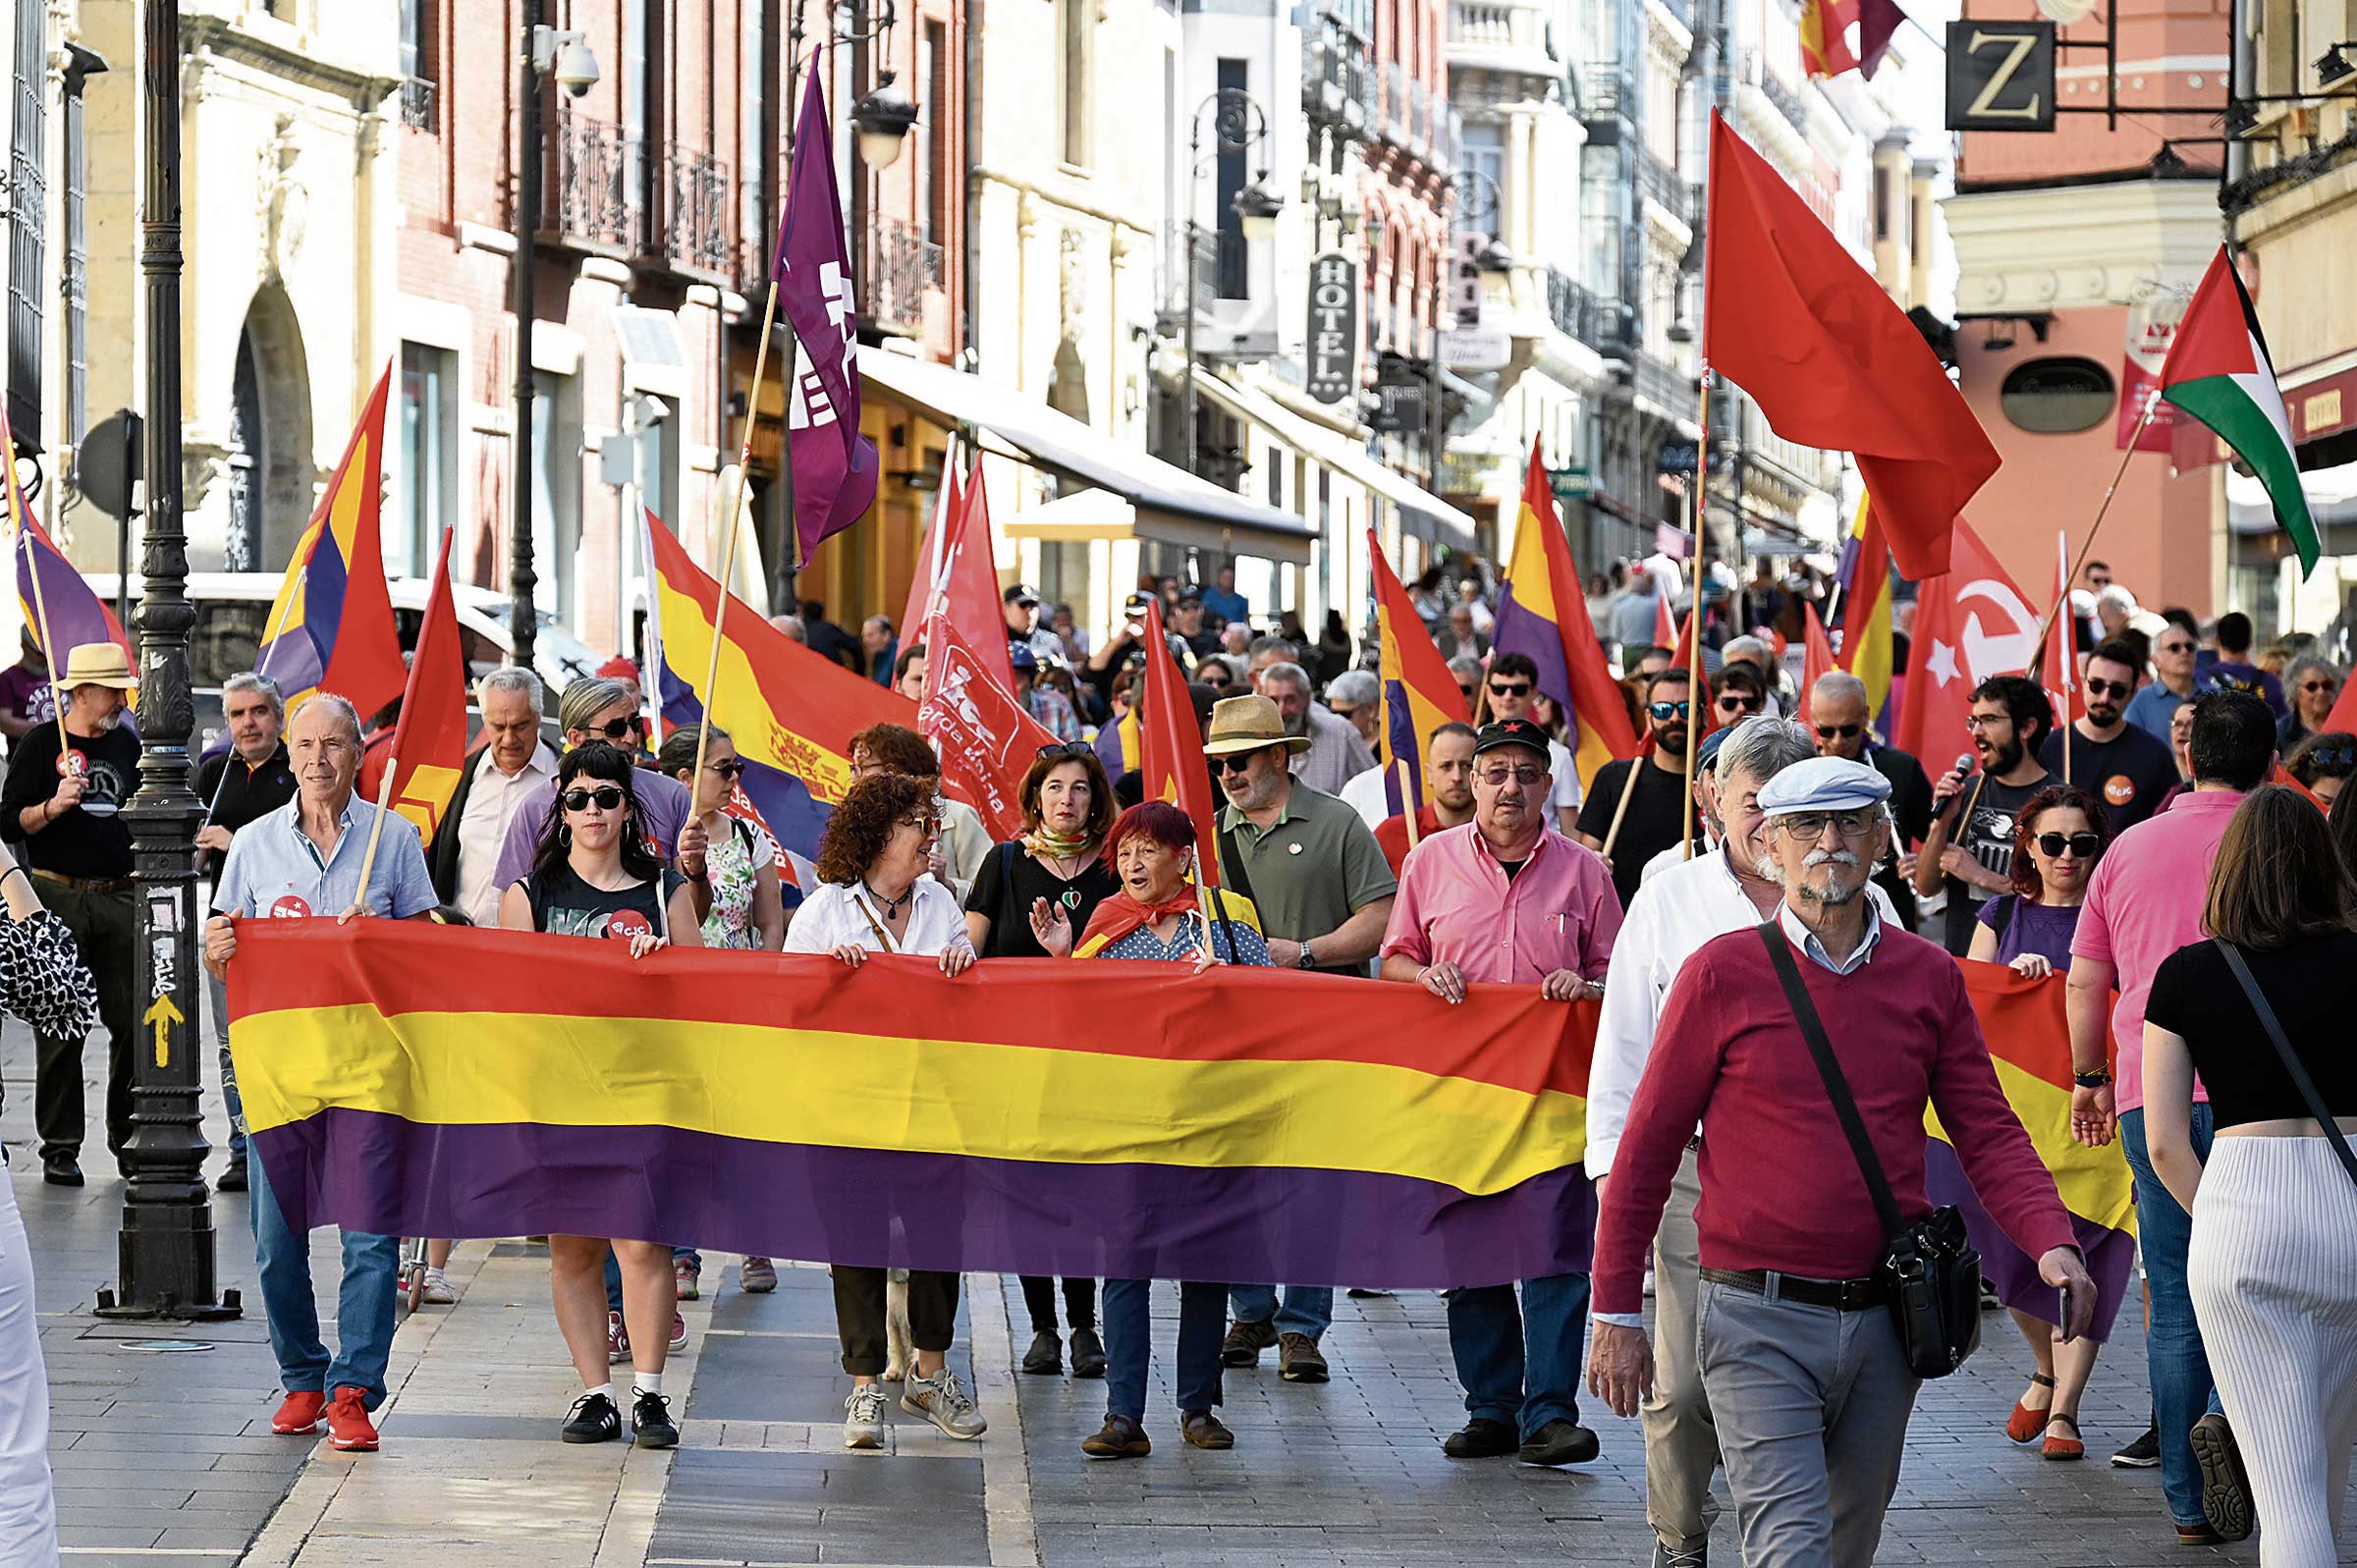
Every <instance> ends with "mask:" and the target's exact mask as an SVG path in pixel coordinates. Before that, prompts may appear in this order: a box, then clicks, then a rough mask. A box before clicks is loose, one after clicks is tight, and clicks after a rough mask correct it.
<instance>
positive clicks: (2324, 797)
mask: <svg viewBox="0 0 2357 1568" xmlns="http://www.w3.org/2000/svg"><path fill="white" fill-rule="evenodd" d="M2283 771H2284V772H2285V773H2287V774H2290V775H2291V776H2292V777H2293V778H2294V779H2297V780H2298V781H2299V782H2300V787H2301V788H2303V789H2305V790H2307V791H2308V792H2309V793H2310V794H2312V795H2314V796H2316V798H2317V799H2319V800H2321V801H2323V802H2324V803H2325V804H2326V806H2327V807H2330V805H2331V804H2332V802H2333V801H2335V800H2337V799H2339V798H2340V792H2341V791H2342V790H2343V789H2345V788H2347V787H2348V783H2349V775H2351V774H2353V773H2357V735H2353V734H2351V733H2349V732H2348V731H2347V730H2325V731H2324V732H2323V733H2321V734H2313V735H2310V736H2309V737H2308V738H2307V739H2305V740H2303V741H2301V742H2300V743H2299V744H2298V745H2297V746H2294V747H2293V748H2292V751H2291V755H2290V756H2288V757H2285V758H2284V759H2283Z"/></svg>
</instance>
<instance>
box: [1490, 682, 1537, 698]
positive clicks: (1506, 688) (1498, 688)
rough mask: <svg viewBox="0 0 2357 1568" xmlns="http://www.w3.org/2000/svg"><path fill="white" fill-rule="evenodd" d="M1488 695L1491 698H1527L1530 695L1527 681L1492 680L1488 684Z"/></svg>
mask: <svg viewBox="0 0 2357 1568" xmlns="http://www.w3.org/2000/svg"><path fill="white" fill-rule="evenodd" d="M1490 695H1491V696H1493V697H1527V696H1529V695H1530V682H1529V681H1527V680H1493V681H1491V682H1490Z"/></svg>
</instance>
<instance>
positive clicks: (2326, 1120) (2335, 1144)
mask: <svg viewBox="0 0 2357 1568" xmlns="http://www.w3.org/2000/svg"><path fill="white" fill-rule="evenodd" d="M2210 940H2211V941H2212V942H2214V943H2216V944H2217V945H2218V950H2219V951H2220V953H2222V954H2224V955H2225V960H2226V967H2227V968H2228V969H2231V970H2233V971H2234V978H2235V979H2236V980H2238V981H2240V982H2241V983H2242V994H2243V995H2244V996H2246V997H2248V998H2249V999H2250V1000H2251V1010H2252V1011H2253V1012H2255V1013H2257V1014H2258V1015H2259V1022H2260V1024H2261V1026H2262V1027H2264V1028H2265V1029H2266V1030H2267V1038H2268V1039H2270V1040H2272V1041H2274V1042H2275V1054H2276V1055H2278V1056H2281V1057H2282V1058H2283V1070H2284V1071H2285V1072H2287V1073H2289V1074H2290V1075H2291V1086H2292V1087H2293V1088H2294V1089H2297V1090H2298V1091H2299V1092H2300V1098H2301V1099H2302V1100H2305V1101H2307V1102H2308V1114H2310V1115H2312V1116H2314V1117H2315V1118H2316V1119H2317V1120H2318V1121H2319V1122H2320V1123H2322V1124H2323V1126H2324V1129H2325V1137H2326V1138H2327V1139H2329V1140H2330V1142H2331V1144H2332V1152H2333V1153H2334V1154H2336V1155H2338V1156H2340V1163H2341V1167H2342V1168H2343V1169H2345V1170H2347V1171H2348V1173H2349V1179H2350V1180H2351V1181H2357V1154H2352V1153H2350V1151H2349V1140H2348V1138H2347V1137H2346V1136H2345V1135H2344V1134H2343V1133H2342V1132H2341V1130H2340V1125H2339V1123H2337V1122H2335V1121H2334V1120H2333V1119H2332V1108H2331V1107H2330V1106H2328V1105H2326V1104H2325V1097H2324V1096H2323V1095H2321V1094H2319V1093H2317V1089H2316V1080H2315V1079H2314V1078H2311V1077H2309V1076H2308V1069H2307V1068H2306V1067H2305V1066H2303V1065H2301V1063H2300V1058H2299V1057H2298V1055H2296V1054H2294V1053H2293V1052H2292V1049H2291V1042H2290V1041H2289V1040H2287V1039H2285V1038H2284V1035H2283V1025H2282V1024H2281V1023H2279V1022H2277V1021H2276V1019H2275V1008H2274V1007H2273V1006H2271V1005H2270V1004H2269V1003H2268V1000H2267V993H2265V992H2263V991H2261V990H2260V989H2259V982H2258V980H2257V979H2256V978H2255V977H2253V975H2252V974H2251V966H2250V965H2249V964H2248V963H2247V962H2245V961H2244V960H2243V956H2242V949H2241V948H2240V947H2237V946H2234V944H2232V943H2230V942H2228V941H2226V940H2225V939H2224V938H2223V937H2213V938H2211V939H2210Z"/></svg>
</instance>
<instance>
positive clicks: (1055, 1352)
mask: <svg viewBox="0 0 2357 1568" xmlns="http://www.w3.org/2000/svg"><path fill="white" fill-rule="evenodd" d="M1022 1369H1023V1371H1024V1372H1026V1373H1028V1374H1029V1375H1030V1376H1032V1377H1034V1378H1053V1377H1055V1376H1056V1375H1057V1374H1058V1373H1061V1372H1062V1371H1064V1341H1063V1340H1061V1339H1059V1338H1057V1337H1056V1330H1055V1329H1053V1328H1042V1329H1040V1330H1039V1331H1038V1332H1037V1333H1035V1334H1033V1335H1032V1336H1031V1348H1030V1349H1028V1350H1026V1351H1024V1352H1023V1361H1022Z"/></svg>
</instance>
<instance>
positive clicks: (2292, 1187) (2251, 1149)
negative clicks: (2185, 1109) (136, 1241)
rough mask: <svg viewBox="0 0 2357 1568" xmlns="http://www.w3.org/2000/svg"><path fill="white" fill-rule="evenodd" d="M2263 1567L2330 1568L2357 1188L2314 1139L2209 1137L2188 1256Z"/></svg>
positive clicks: (2345, 1459) (2355, 1307)
mask: <svg viewBox="0 0 2357 1568" xmlns="http://www.w3.org/2000/svg"><path fill="white" fill-rule="evenodd" d="M2186 1269H2187V1281H2186V1282H2187V1284H2188V1285H2189V1286H2190V1288H2191V1290H2192V1294H2193V1311H2194V1317H2195V1319H2196V1320H2197V1321H2198V1322H2199V1323H2200V1324H2201V1327H2202V1345H2203V1347H2204V1349H2206V1350H2207V1351H2208V1352H2209V1356H2210V1370H2211V1373H2212V1375H2213V1376H2215V1377H2216V1378H2217V1379H2218V1392H2219V1398H2220V1402H2221V1403H2222V1404H2223V1405H2224V1406H2225V1411H2226V1419H2227V1420H2228V1421H2229V1422H2231V1423H2232V1424H2233V1427H2234V1441H2235V1442H2236V1444H2237V1445H2238V1446H2240V1448H2241V1450H2242V1459H2243V1467H2244V1468H2245V1469H2246V1470H2248V1471H2249V1472H2250V1478H2251V1497H2252V1500H2253V1501H2254V1502H2255V1503H2257V1504H2258V1509H2259V1561H2260V1562H2261V1563H2262V1564H2264V1565H2265V1568H2332V1565H2333V1564H2334V1563H2335V1562H2336V1561H2338V1554H2337V1553H2336V1551H2335V1550H2334V1547H2333V1540H2332V1538H2333V1533H2334V1531H2335V1529H2336V1527H2337V1526H2338V1524H2339V1519H2340V1502H2341V1497H2342V1495H2343V1494H2344V1493H2345V1492H2346V1491H2347V1489H2348V1484H2349V1445H2350V1444H2351V1443H2352V1442H2357V1181H2351V1180H2350V1179H2349V1173H2348V1171H2347V1170H2346V1169H2345V1168H2343V1167H2342V1165H2341V1163H2340V1161H2339V1159H2338V1158H2337V1157H2336V1156H2335V1155H2334V1154H2333V1152H2332V1146H2331V1144H2330V1142H2328V1141H2327V1140H2325V1139H2323V1138H2233V1137H2224V1138H2220V1139H2218V1140H2217V1141H2216V1142H2215V1143H2213V1144H2212V1145H2211V1146H2210V1160H2209V1163H2208V1164H2206V1165H2205V1166H2203V1168H2202V1188H2201V1191H2200V1192H2199V1193H2198V1194H2196V1195H2195V1197H2194V1201H2193V1244H2192V1246H2191V1248H2190V1250H2189V1252H2188V1254H2187V1259H2186Z"/></svg>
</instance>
